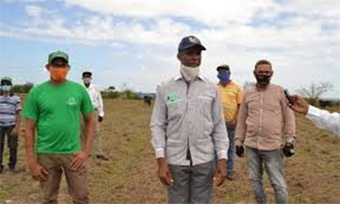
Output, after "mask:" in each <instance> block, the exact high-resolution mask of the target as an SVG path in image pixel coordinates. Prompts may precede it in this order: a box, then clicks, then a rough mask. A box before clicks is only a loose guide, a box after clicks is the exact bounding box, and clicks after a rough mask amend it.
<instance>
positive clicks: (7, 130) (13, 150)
mask: <svg viewBox="0 0 340 204" xmlns="http://www.w3.org/2000/svg"><path fill="white" fill-rule="evenodd" d="M13 128H14V126H8V127H0V168H1V169H2V168H3V165H2V156H3V153H4V144H5V136H6V135H7V146H8V148H9V163H8V166H9V168H11V169H14V168H15V164H16V163H17V150H18V135H13V134H12V130H13Z"/></svg>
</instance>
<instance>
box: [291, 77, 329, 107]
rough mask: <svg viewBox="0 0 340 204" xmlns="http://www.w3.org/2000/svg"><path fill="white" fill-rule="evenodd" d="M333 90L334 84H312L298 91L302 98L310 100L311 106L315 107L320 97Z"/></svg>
mask: <svg viewBox="0 0 340 204" xmlns="http://www.w3.org/2000/svg"><path fill="white" fill-rule="evenodd" d="M332 89H333V84H331V83H329V82H319V83H314V82H313V83H311V84H310V85H309V86H307V87H302V88H300V89H298V90H297V92H298V93H300V94H301V95H302V96H304V97H306V98H308V100H309V103H310V104H311V105H315V104H316V102H317V101H318V100H319V98H320V96H321V95H322V94H324V93H326V92H328V91H330V90H332Z"/></svg>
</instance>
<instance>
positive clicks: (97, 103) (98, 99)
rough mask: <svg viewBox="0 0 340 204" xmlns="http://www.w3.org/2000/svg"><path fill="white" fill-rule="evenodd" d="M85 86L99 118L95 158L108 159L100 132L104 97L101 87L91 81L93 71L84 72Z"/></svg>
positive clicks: (96, 130) (94, 140) (94, 146)
mask: <svg viewBox="0 0 340 204" xmlns="http://www.w3.org/2000/svg"><path fill="white" fill-rule="evenodd" d="M82 76H83V78H82V80H83V82H84V86H85V88H86V90H87V92H88V93H89V95H90V98H91V101H92V104H93V107H94V109H95V117H96V118H97V119H96V120H95V132H94V138H93V145H92V148H93V151H94V155H93V156H94V158H95V159H102V160H106V161H107V160H108V158H107V157H106V156H105V154H104V153H103V150H102V140H101V137H100V134H99V131H100V123H101V122H102V121H103V120H104V105H103V99H102V95H101V93H100V89H99V87H98V86H96V85H95V84H92V83H91V80H92V72H89V71H85V72H83V74H82Z"/></svg>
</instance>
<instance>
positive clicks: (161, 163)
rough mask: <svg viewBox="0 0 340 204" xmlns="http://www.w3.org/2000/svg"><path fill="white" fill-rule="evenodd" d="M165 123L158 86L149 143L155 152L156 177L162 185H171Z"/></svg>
mask: <svg viewBox="0 0 340 204" xmlns="http://www.w3.org/2000/svg"><path fill="white" fill-rule="evenodd" d="M166 125H167V110H166V103H165V100H164V96H163V93H162V90H161V88H159V90H158V92H157V95H156V100H155V105H154V108H153V111H152V116H151V125H150V127H151V144H152V147H153V148H154V150H155V153H156V159H157V164H158V177H159V179H160V181H161V182H162V183H163V184H164V185H168V186H172V185H173V181H172V179H171V174H170V169H169V166H168V164H167V162H166V159H165V143H166V141H165V129H166Z"/></svg>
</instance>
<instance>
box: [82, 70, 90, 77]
mask: <svg viewBox="0 0 340 204" xmlns="http://www.w3.org/2000/svg"><path fill="white" fill-rule="evenodd" d="M85 75H90V77H91V76H92V72H89V71H86V72H83V75H82V76H83V77H84V76H85Z"/></svg>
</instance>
